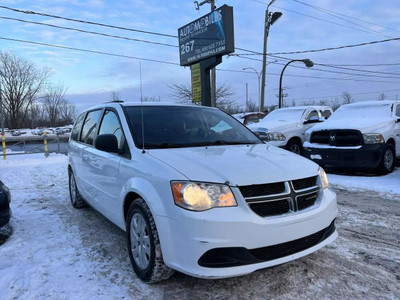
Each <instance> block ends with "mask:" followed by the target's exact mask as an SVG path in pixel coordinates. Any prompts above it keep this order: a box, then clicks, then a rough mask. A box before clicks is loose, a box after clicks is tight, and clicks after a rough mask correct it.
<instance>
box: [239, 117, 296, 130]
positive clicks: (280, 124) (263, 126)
mask: <svg viewBox="0 0 400 300" xmlns="http://www.w3.org/2000/svg"><path fill="white" fill-rule="evenodd" d="M298 123H299V122H293V121H275V120H271V121H268V120H264V121H262V122H259V123H255V124H251V125H248V126H247V127H248V128H249V129H250V130H252V131H268V132H286V131H288V130H290V129H293V128H294V127H296V126H297V125H298Z"/></svg>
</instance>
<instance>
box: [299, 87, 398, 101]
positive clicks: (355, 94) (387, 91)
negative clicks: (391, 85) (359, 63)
mask: <svg viewBox="0 0 400 300" xmlns="http://www.w3.org/2000/svg"><path fill="white" fill-rule="evenodd" d="M398 91H400V89H395V90H386V91H376V92H363V93H351V95H352V96H359V95H370V94H379V93H389V92H398ZM340 96H341V95H331V96H318V97H304V98H296V100H307V99H321V98H334V97H340Z"/></svg>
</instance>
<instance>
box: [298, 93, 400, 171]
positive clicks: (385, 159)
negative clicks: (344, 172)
mask: <svg viewBox="0 0 400 300" xmlns="http://www.w3.org/2000/svg"><path fill="white" fill-rule="evenodd" d="M306 139H307V141H306V142H305V143H304V150H305V155H306V156H307V157H308V158H310V159H311V160H313V161H315V162H317V163H318V164H320V165H322V166H329V167H346V168H357V169H369V170H375V171H376V172H377V173H380V174H387V173H390V172H392V171H393V169H394V167H395V163H396V157H397V158H400V101H365V102H359V103H353V104H347V105H343V106H341V107H340V108H339V109H338V110H337V111H336V112H335V113H334V114H333V115H332V117H331V118H330V119H329V120H327V121H326V122H324V123H323V124H318V125H316V126H315V127H313V128H312V129H310V130H309V131H308V132H307V134H306Z"/></svg>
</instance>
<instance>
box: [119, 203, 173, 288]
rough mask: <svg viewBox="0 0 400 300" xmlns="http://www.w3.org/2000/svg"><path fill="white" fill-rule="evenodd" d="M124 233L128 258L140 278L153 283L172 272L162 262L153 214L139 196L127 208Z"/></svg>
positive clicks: (165, 277)
mask: <svg viewBox="0 0 400 300" xmlns="http://www.w3.org/2000/svg"><path fill="white" fill-rule="evenodd" d="M126 234H127V242H128V253H129V258H130V260H131V264H132V267H133V270H134V271H135V273H136V275H137V276H138V277H139V278H140V279H141V280H143V281H144V282H148V283H153V282H158V281H161V280H165V279H168V278H169V277H171V276H172V275H173V274H174V272H175V271H174V270H172V269H170V268H168V267H167V266H166V265H165V264H164V260H163V257H162V252H161V245H160V239H159V237H158V232H157V227H156V224H155V222H154V218H153V215H152V214H151V212H150V209H149V207H148V206H147V204H146V202H145V201H144V200H143V199H141V198H139V199H136V200H135V201H134V202H133V203H132V205H131V207H130V208H129V211H128V217H127V222H126Z"/></svg>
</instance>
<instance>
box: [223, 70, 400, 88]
mask: <svg viewBox="0 0 400 300" xmlns="http://www.w3.org/2000/svg"><path fill="white" fill-rule="evenodd" d="M217 70H218V71H223V72H233V73H247V74H254V72H250V71H242V70H232V69H220V68H217ZM267 75H272V76H280V75H281V74H280V73H267ZM285 77H299V78H313V79H325V80H340V81H355V82H375V83H394V84H398V83H399V82H394V81H384V80H372V79H356V78H348V77H321V76H310V75H294V74H285ZM271 90H276V89H271Z"/></svg>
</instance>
